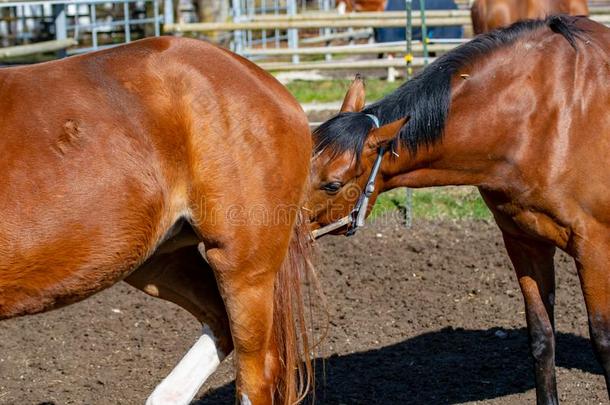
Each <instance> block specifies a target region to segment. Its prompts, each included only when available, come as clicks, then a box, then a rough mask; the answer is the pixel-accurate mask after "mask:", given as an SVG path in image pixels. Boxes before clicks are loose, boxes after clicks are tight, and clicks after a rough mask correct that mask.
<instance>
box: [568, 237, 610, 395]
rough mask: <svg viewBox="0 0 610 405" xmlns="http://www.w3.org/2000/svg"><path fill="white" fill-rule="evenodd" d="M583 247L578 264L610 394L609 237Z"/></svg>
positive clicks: (590, 326) (594, 341) (595, 343)
mask: <svg viewBox="0 0 610 405" xmlns="http://www.w3.org/2000/svg"><path fill="white" fill-rule="evenodd" d="M592 242H594V241H593V240H589V241H588V243H587V246H584V247H583V248H582V249H580V252H579V254H578V256H577V257H576V267H577V268H578V276H579V277H580V285H581V287H582V291H583V294H584V297H585V304H586V306H587V314H588V317H589V335H590V336H591V341H592V343H593V349H594V351H595V355H596V357H597V360H598V361H599V362H600V364H601V365H602V367H603V369H604V377H605V378H606V388H607V389H608V396H609V397H610V251H609V246H610V240H608V238H607V240H605V241H603V242H600V243H598V244H593V243H592Z"/></svg>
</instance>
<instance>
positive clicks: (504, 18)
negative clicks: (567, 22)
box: [470, 0, 589, 34]
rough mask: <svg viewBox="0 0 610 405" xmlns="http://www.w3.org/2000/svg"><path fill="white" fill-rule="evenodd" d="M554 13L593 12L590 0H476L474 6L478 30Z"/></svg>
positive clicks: (474, 24)
mask: <svg viewBox="0 0 610 405" xmlns="http://www.w3.org/2000/svg"><path fill="white" fill-rule="evenodd" d="M554 14H569V15H585V16H586V15H589V7H588V5H587V0H475V1H474V2H473V3H472V6H471V7H470V16H471V18H472V29H473V31H474V33H475V34H482V33H484V32H489V31H491V30H494V29H496V28H500V27H508V26H509V25H510V24H512V23H514V22H517V21H520V20H527V19H540V18H545V17H547V16H549V15H554Z"/></svg>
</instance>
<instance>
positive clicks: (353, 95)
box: [341, 74, 364, 112]
mask: <svg viewBox="0 0 610 405" xmlns="http://www.w3.org/2000/svg"><path fill="white" fill-rule="evenodd" d="M363 108H364V80H363V79H362V77H361V76H360V74H357V75H356V78H355V79H354V81H353V82H352V84H351V85H350V86H349V89H348V90H347V94H346V95H345V98H344V99H343V105H341V112H358V111H360V110H362V109H363Z"/></svg>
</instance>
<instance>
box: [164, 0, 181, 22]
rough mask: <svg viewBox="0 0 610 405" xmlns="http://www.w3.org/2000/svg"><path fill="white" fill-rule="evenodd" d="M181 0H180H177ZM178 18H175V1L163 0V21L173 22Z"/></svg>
mask: <svg viewBox="0 0 610 405" xmlns="http://www.w3.org/2000/svg"><path fill="white" fill-rule="evenodd" d="M176 1H180V0H176ZM175 21H176V20H175V19H174V1H173V0H163V23H164V24H173V23H174V22H175Z"/></svg>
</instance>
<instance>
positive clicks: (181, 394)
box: [146, 325, 225, 405]
mask: <svg viewBox="0 0 610 405" xmlns="http://www.w3.org/2000/svg"><path fill="white" fill-rule="evenodd" d="M224 358H225V354H224V353H223V352H222V351H221V350H219V349H218V348H217V347H216V339H215V338H214V334H213V333H212V331H211V330H210V328H208V327H207V325H206V326H204V328H203V335H202V336H201V337H200V338H199V340H197V342H196V343H195V344H194V345H193V347H191V349H190V350H189V351H188V352H187V353H186V354H185V355H184V357H183V358H182V360H180V362H179V363H178V365H177V366H176V367H174V369H173V370H172V372H171V373H169V375H168V376H167V377H165V379H164V380H163V381H161V384H159V385H157V388H155V390H154V391H153V393H152V394H150V396H149V397H148V399H147V400H146V405H188V404H189V403H190V402H191V400H192V399H193V397H195V395H196V394H197V391H199V388H201V386H202V385H203V383H204V382H205V380H207V379H208V377H209V376H210V375H212V373H213V372H214V371H216V368H217V367H218V365H219V364H220V362H221V361H222V360H223V359H224Z"/></svg>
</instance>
